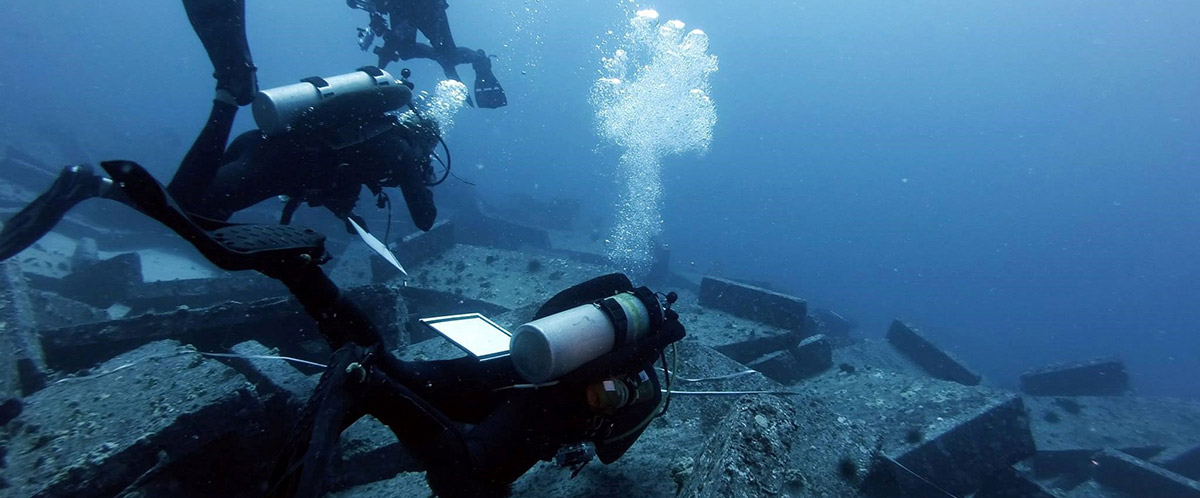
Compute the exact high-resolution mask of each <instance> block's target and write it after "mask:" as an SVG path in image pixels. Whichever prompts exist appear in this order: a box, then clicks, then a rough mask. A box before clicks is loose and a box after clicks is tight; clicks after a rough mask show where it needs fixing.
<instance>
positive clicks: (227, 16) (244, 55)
mask: <svg viewBox="0 0 1200 498" xmlns="http://www.w3.org/2000/svg"><path fill="white" fill-rule="evenodd" d="M183 8H184V10H186V11H187V16H188V20H189V21H191V23H192V28H193V29H195V30H196V36H198V37H200V43H201V44H203V45H204V50H205V51H207V52H208V59H209V60H210V61H212V65H213V77H215V78H216V79H217V88H218V89H223V90H225V91H228V92H229V93H230V94H231V95H233V97H234V99H236V100H237V104H238V105H240V106H244V105H248V104H250V102H252V101H253V100H254V95H255V94H256V93H258V79H257V78H256V77H255V75H254V73H255V71H256V70H257V68H256V67H254V61H253V60H252V59H251V57H250V44H249V43H248V42H247V41H246V2H245V0H183Z"/></svg>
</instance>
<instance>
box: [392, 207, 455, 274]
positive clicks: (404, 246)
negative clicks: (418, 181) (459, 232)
mask: <svg viewBox="0 0 1200 498" xmlns="http://www.w3.org/2000/svg"><path fill="white" fill-rule="evenodd" d="M456 243H457V242H456V239H455V233H454V223H453V222H451V221H450V220H441V221H438V222H437V223H434V224H433V227H431V228H430V229H429V231H428V232H413V233H411V234H408V235H406V236H404V238H402V239H400V242H398V243H397V244H396V245H395V246H396V247H395V249H394V251H395V253H396V259H397V260H398V261H400V264H402V265H404V267H405V268H406V269H407V268H408V267H410V266H415V265H418V264H420V263H423V262H425V261H428V260H429V259H430V258H433V257H434V256H437V255H439V254H442V253H444V252H446V251H449V250H450V248H452V247H454V244H456ZM385 263H386V262H385ZM388 266H391V265H388ZM393 271H394V270H393ZM381 276H382V275H381ZM377 281H379V280H377Z"/></svg>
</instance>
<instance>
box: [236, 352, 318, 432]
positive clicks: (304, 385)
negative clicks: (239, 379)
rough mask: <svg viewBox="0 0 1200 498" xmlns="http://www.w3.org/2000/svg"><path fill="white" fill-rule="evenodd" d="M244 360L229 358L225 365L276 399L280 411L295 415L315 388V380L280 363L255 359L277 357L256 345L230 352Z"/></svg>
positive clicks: (286, 363)
mask: <svg viewBox="0 0 1200 498" xmlns="http://www.w3.org/2000/svg"><path fill="white" fill-rule="evenodd" d="M230 351H232V352H233V353H235V354H239V355H242V356H244V358H229V360H230V361H229V362H228V363H229V364H230V365H231V366H233V367H234V369H236V370H237V371H238V372H240V373H241V374H242V375H245V376H246V378H247V379H248V380H250V382H253V383H254V385H255V387H256V388H257V390H258V392H259V393H261V394H267V395H271V396H275V397H278V398H280V400H281V401H282V403H281V404H282V405H283V408H285V409H287V410H288V411H290V412H292V413H293V414H295V415H298V414H299V410H300V409H301V408H303V407H304V404H305V403H307V402H308V398H309V397H311V396H312V394H313V391H314V390H316V388H317V378H316V377H311V376H308V375H304V374H303V373H301V372H300V371H299V370H296V367H293V366H292V365H291V364H290V363H288V362H287V361H284V360H277V359H269V358H255V357H258V356H277V355H278V354H279V351H277V350H273V349H270V348H268V347H266V346H263V345H262V344H259V343H258V341H246V342H243V343H239V344H235V345H234V346H233V347H232V348H230Z"/></svg>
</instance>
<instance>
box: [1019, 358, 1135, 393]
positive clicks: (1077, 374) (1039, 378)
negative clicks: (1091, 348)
mask: <svg viewBox="0 0 1200 498" xmlns="http://www.w3.org/2000/svg"><path fill="white" fill-rule="evenodd" d="M1021 391H1022V392H1025V393H1026V394H1032V395H1034V396H1115V395H1119V394H1123V393H1125V392H1128V391H1129V373H1128V372H1127V371H1126V369H1125V364H1124V363H1122V362H1121V361H1120V360H1118V359H1116V358H1096V359H1092V360H1087V361H1083V362H1078V363H1060V364H1055V365H1050V366H1047V367H1044V368H1041V369H1038V370H1033V371H1030V372H1027V373H1025V374H1023V375H1021Z"/></svg>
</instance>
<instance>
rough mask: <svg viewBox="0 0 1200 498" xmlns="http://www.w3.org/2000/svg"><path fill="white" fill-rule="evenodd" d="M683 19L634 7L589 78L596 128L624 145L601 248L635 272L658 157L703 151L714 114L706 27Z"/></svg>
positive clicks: (644, 242)
mask: <svg viewBox="0 0 1200 498" xmlns="http://www.w3.org/2000/svg"><path fill="white" fill-rule="evenodd" d="M684 26H685V25H684V23H683V22H680V21H667V22H665V23H659V21H658V12H655V11H653V10H642V11H639V12H638V13H637V15H636V16H635V17H634V18H633V19H632V20H630V22H629V26H628V30H627V31H626V32H625V33H624V35H623V38H622V40H621V42H620V44H619V48H617V49H616V50H615V51H614V52H613V55H612V56H611V57H605V58H603V59H602V60H601V68H600V74H601V77H600V78H598V79H597V80H596V82H595V84H593V85H592V93H591V98H590V100H591V103H592V107H593V108H594V109H595V112H596V121H597V126H598V128H599V133H600V135H601V136H602V137H604V138H606V139H608V140H611V141H612V142H613V143H614V144H616V145H617V146H619V147H623V148H624V149H625V152H624V153H623V154H622V155H621V159H620V164H619V165H618V167H619V173H620V179H621V181H623V182H625V188H624V191H623V193H622V196H621V201H620V205H619V206H618V214H617V224H616V226H615V227H614V228H613V232H612V234H611V236H610V237H609V239H608V243H609V244H608V253H609V254H608V255H609V257H610V258H612V260H613V261H615V262H616V263H617V264H619V265H621V266H622V267H623V268H624V269H625V270H626V271H627V272H629V273H632V274H634V275H639V274H644V273H645V272H646V271H648V270H649V268H650V264H651V263H652V254H653V251H652V247H651V244H652V243H653V241H654V239H655V238H656V237H657V236H658V235H659V234H660V233H661V232H662V223H663V221H662V215H661V214H660V211H661V204H662V174H661V169H662V168H661V164H662V159H663V158H664V157H666V156H668V155H672V154H682V153H685V152H698V153H701V154H703V153H704V152H706V151H707V150H708V146H709V144H710V143H711V142H712V129H713V126H714V125H715V124H716V122H717V111H716V106H715V105H713V101H712V99H711V98H709V83H708V79H709V75H711V74H712V73H713V72H715V71H716V70H717V57H716V56H714V55H711V54H709V53H708V35H706V34H705V33H704V32H703V31H700V30H698V29H694V30H692V31H688V32H685V31H684Z"/></svg>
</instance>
